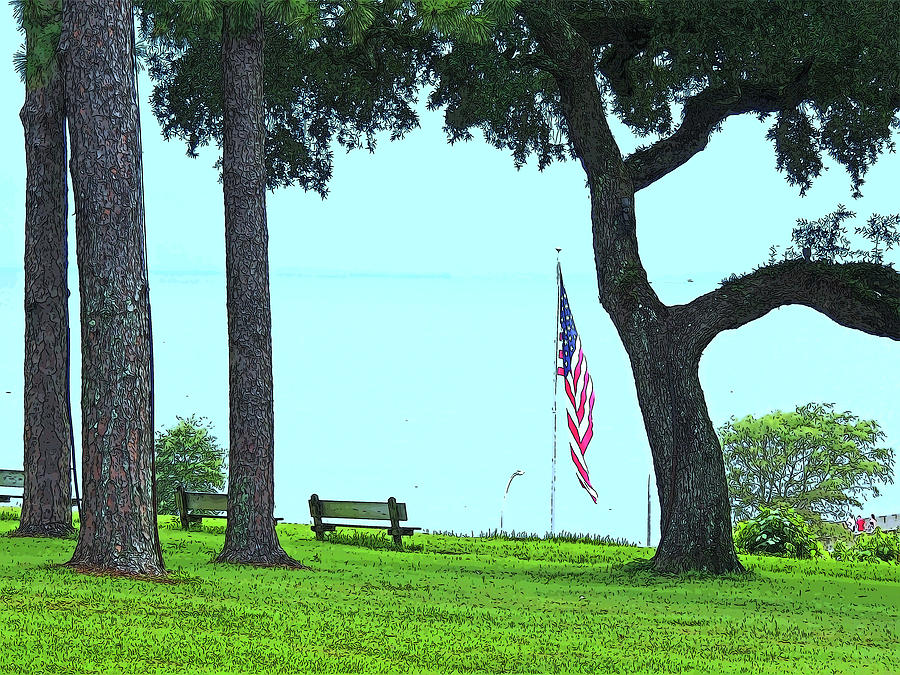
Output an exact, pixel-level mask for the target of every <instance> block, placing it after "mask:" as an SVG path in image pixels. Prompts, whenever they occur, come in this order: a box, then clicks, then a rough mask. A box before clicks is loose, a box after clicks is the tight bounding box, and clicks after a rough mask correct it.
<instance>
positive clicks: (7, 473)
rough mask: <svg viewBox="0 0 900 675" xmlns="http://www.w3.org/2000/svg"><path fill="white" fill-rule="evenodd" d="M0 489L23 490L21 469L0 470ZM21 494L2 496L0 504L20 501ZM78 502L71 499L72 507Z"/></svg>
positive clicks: (22, 472) (23, 479) (0, 496)
mask: <svg viewBox="0 0 900 675" xmlns="http://www.w3.org/2000/svg"><path fill="white" fill-rule="evenodd" d="M0 488H18V489H19V490H24V489H25V472H24V471H23V470H22V469H0ZM21 498H22V493H19V494H15V495H13V494H2V495H0V502H9V500H10V499H21ZM77 505H78V500H77V499H75V498H74V497H72V506H77Z"/></svg>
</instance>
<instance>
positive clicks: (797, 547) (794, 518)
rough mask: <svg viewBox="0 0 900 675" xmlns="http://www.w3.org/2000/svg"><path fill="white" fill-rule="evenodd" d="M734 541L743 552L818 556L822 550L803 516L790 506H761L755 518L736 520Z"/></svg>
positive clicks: (792, 556) (793, 556)
mask: <svg viewBox="0 0 900 675" xmlns="http://www.w3.org/2000/svg"><path fill="white" fill-rule="evenodd" d="M734 544H735V546H736V547H737V549H738V550H739V551H741V552H743V553H754V554H757V555H776V556H781V557H786V558H819V557H821V556H822V555H823V551H824V549H823V547H822V544H821V543H819V540H818V538H817V537H816V534H815V532H814V531H813V529H812V528H811V527H810V526H809V524H807V522H806V521H805V520H804V519H803V516H801V515H800V514H799V513H797V512H796V511H794V510H793V509H790V508H781V509H769V508H763V509H762V510H761V511H760V512H759V515H758V516H756V517H755V518H752V519H751V520H746V521H744V522H742V523H738V525H737V527H736V528H735V531H734Z"/></svg>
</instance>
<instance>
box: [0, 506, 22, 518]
mask: <svg viewBox="0 0 900 675" xmlns="http://www.w3.org/2000/svg"><path fill="white" fill-rule="evenodd" d="M20 513H21V509H19V508H17V507H12V506H0V520H16V521H18V520H19V514H20Z"/></svg>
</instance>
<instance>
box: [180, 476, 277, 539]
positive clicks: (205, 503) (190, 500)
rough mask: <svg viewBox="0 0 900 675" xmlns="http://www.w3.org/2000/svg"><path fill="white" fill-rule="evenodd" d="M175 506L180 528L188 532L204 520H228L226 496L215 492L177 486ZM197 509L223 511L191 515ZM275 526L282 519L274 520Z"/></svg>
mask: <svg viewBox="0 0 900 675" xmlns="http://www.w3.org/2000/svg"><path fill="white" fill-rule="evenodd" d="M175 506H176V507H177V508H178V515H179V516H180V517H181V527H182V528H183V529H185V530H189V529H190V527H191V523H199V522H202V521H203V519H204V518H228V494H227V493H226V494H221V493H216V492H188V491H187V490H185V489H184V486H182V485H179V486H178V487H177V488H175ZM196 509H199V510H204V511H224V513H217V514H212V515H207V514H203V513H192V511H194V510H196ZM274 520H275V524H276V525H278V521H280V520H284V518H275V519H274Z"/></svg>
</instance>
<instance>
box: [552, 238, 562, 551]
mask: <svg viewBox="0 0 900 675" xmlns="http://www.w3.org/2000/svg"><path fill="white" fill-rule="evenodd" d="M561 250H562V249H559V248H558V249H556V324H554V328H553V460H552V462H551V463H550V536H551V537H552V536H556V386H557V382H558V381H559V372H558V366H557V364H558V363H559V275H560V268H559V252H560V251H561Z"/></svg>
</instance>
